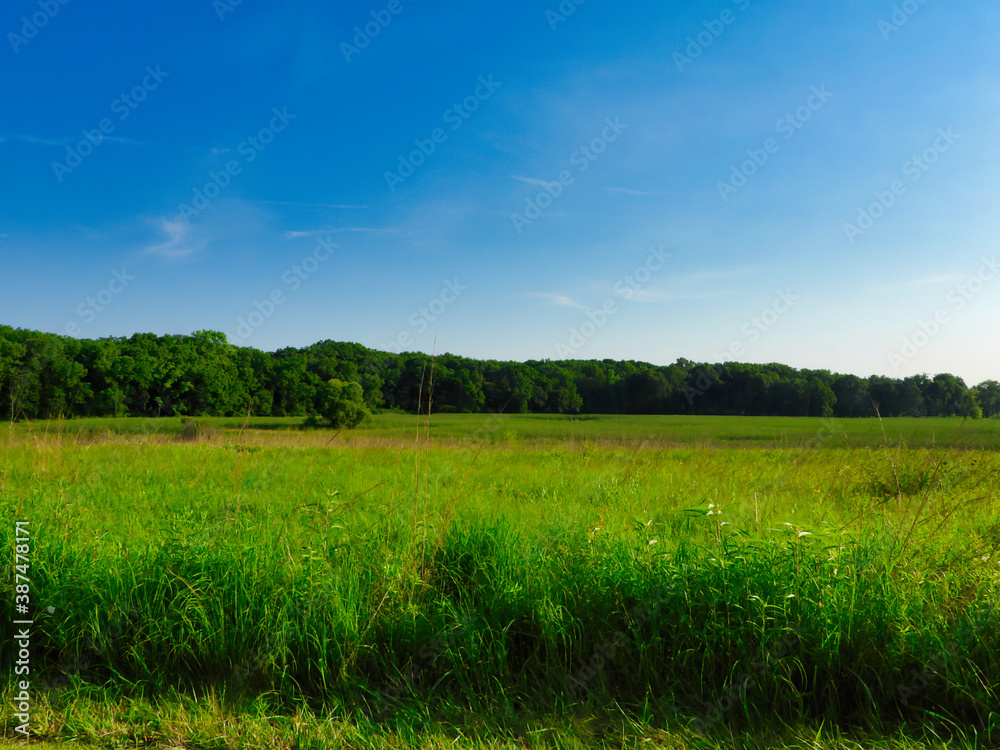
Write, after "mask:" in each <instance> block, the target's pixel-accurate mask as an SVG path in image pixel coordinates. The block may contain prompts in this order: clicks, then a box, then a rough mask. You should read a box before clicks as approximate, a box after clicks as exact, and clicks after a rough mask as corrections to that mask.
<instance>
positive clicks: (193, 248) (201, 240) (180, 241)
mask: <svg viewBox="0 0 1000 750" xmlns="http://www.w3.org/2000/svg"><path fill="white" fill-rule="evenodd" d="M157 225H158V228H159V229H160V231H161V232H163V234H165V235H166V237H167V239H166V241H165V242H161V243H160V244H158V245H151V246H149V247H147V248H146V249H145V250H144V251H143V252H145V253H148V254H150V255H161V256H163V257H165V258H183V257H184V256H186V255H191V254H192V253H197V252H199V251H201V250H204V249H205V246H206V245H207V244H208V239H207V238H205V237H204V236H200V237H199V236H196V235H198V234H199V233H198V231H197V230H196V229H195V228H194V227H193V226H192V225H191V224H190V223H189V222H187V221H184V220H183V219H180V218H174V219H167V218H162V217H161V218H160V219H159V220H158V221H157Z"/></svg>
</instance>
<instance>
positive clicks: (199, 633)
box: [0, 436, 1000, 739]
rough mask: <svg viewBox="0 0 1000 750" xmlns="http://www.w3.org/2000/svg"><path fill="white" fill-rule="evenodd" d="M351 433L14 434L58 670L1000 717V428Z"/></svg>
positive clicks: (6, 455) (909, 717)
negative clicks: (559, 442)
mask: <svg viewBox="0 0 1000 750" xmlns="http://www.w3.org/2000/svg"><path fill="white" fill-rule="evenodd" d="M482 437H485V436H481V438H482ZM335 446H336V442H335V443H334V444H332V445H331V447H328V448H323V449H308V450H306V449H300V448H296V447H295V446H294V444H289V445H288V446H285V447H266V448H263V449H259V450H248V449H247V448H248V446H247V445H242V448H241V446H240V445H233V444H231V443H227V444H219V445H214V444H211V443H199V442H196V443H193V444H173V445H156V444H148V443H138V442H136V443H130V442H125V443H121V444H101V443H96V444H78V443H77V442H74V441H72V440H69V439H63V438H58V437H56V438H52V437H49V438H44V439H39V440H29V441H23V440H22V441H16V440H15V441H12V442H9V443H8V444H6V445H4V447H3V464H2V465H3V467H4V477H3V483H2V486H3V488H4V490H3V491H4V500H3V519H2V525H0V549H2V551H3V552H2V555H0V559H2V560H3V564H4V566H6V565H7V564H8V563H9V564H10V565H12V564H13V561H12V554H11V553H12V550H13V521H14V520H15V519H16V520H23V519H29V520H31V521H32V533H33V535H34V536H33V549H34V560H33V565H32V599H33V602H35V603H36V617H35V622H36V624H35V628H34V639H33V642H32V660H33V662H32V663H33V666H35V667H37V668H38V669H39V676H38V678H37V680H38V681H37V682H36V683H35V685H36V687H35V689H38V687H40V686H43V685H48V686H50V687H51V688H52V690H53V691H56V692H55V693H54V694H66V692H67V691H74V690H75V691H86V690H90V689H92V687H93V686H98V687H102V688H104V689H106V690H108V691H111V692H112V693H115V694H117V693H122V694H126V695H129V696H132V697H134V698H136V699H143V700H152V699H154V698H156V697H157V696H162V695H170V694H174V691H177V690H180V691H182V692H184V693H186V694H190V695H195V696H197V695H204V694H205V693H206V691H210V692H211V693H212V694H216V695H221V696H223V699H224V700H227V701H233V702H234V703H239V704H241V705H243V704H245V703H246V702H247V701H251V702H252V701H254V700H256V699H257V698H258V697H265V698H266V699H267V700H268V701H271V702H273V703H274V705H277V706H283V707H285V709H284V710H294V707H295V706H297V705H300V704H302V703H303V702H304V703H306V704H308V705H311V706H313V707H314V708H315V709H317V710H333V711H335V712H337V713H339V714H340V715H343V716H346V717H349V718H351V719H352V720H353V721H356V722H361V723H366V724H367V723H370V722H374V723H376V724H386V725H391V726H407V727H422V726H424V727H426V726H430V725H431V724H433V722H435V721H436V720H439V719H441V717H447V716H453V715H454V714H455V712H463V713H465V714H472V715H487V714H488V715H493V716H504V715H515V714H518V713H519V712H534V713H552V714H559V715H565V714H568V713H569V714H571V713H573V712H581V711H582V712H593V711H598V710H609V709H610V708H612V707H614V708H615V710H620V711H624V712H625V714H626V715H628V716H631V717H637V718H638V717H645V719H644V720H648V721H654V722H656V721H673V722H680V723H682V724H684V725H687V726H688V727H690V728H691V729H692V730H694V731H697V732H703V733H714V732H721V731H732V730H740V729H747V728H759V727H762V726H764V727H775V726H782V725H796V724H799V723H803V722H805V723H818V722H826V723H828V724H829V723H834V724H836V725H838V726H843V727H850V726H861V727H867V728H869V729H872V728H876V729H877V728H885V727H887V726H891V725H894V724H897V723H899V722H921V723H928V724H933V725H935V726H939V727H941V728H942V729H943V730H949V729H951V730H955V731H957V730H959V729H962V730H963V731H964V730H967V729H968V728H970V727H974V728H975V729H976V731H977V732H979V733H980V735H981V736H983V737H986V738H992V739H997V738H1000V737H998V730H1000V713H998V711H1000V700H998V695H997V685H1000V656H998V654H1000V621H998V620H1000V615H998V606H997V605H998V603H1000V588H998V581H1000V576H998V572H1000V566H998V564H997V563H998V559H1000V555H998V548H1000V521H998V516H997V512H996V511H997V508H996V500H997V490H996V487H997V484H996V476H997V472H998V471H1000V461H998V457H997V455H996V454H993V453H987V452H959V451H950V450H947V449H939V450H935V451H925V450H913V449H905V448H901V447H894V446H888V445H886V446H883V448H881V449H876V450H871V449H855V450H840V449H817V450H805V449H787V450H784V451H778V452H773V451H772V452H769V451H762V450H696V449H688V448H684V449H672V448H663V447H647V448H639V449H631V450H625V449H609V448H605V449H598V450H594V449H587V448H585V449H582V450H560V449H558V448H555V449H548V448H544V449H543V448H539V449H533V450H523V449H522V450H515V451H512V450H507V449H506V448H505V445H504V444H503V443H500V444H499V445H495V444H492V443H491V442H490V441H489V440H488V439H478V440H477V441H474V442H472V443H470V445H469V446H468V447H466V448H458V447H453V446H435V445H432V444H431V445H428V444H427V443H426V442H424V443H423V444H420V445H419V446H418V449H417V455H419V456H420V462H421V463H420V469H419V473H418V477H419V484H418V485H416V486H415V484H414V473H413V464H412V461H413V454H412V453H411V454H409V455H407V454H404V453H401V452H400V451H398V450H396V449H393V448H337V447H335ZM5 569H10V568H5ZM3 600H4V602H5V603H6V604H7V609H8V611H9V612H11V618H12V619H13V609H12V607H13V592H12V590H11V589H10V587H7V588H5V589H4V591H3ZM48 606H52V607H54V612H52V613H49V612H47V611H46V609H45V608H46V607H48ZM11 657H12V652H11V642H10V641H9V640H7V639H5V640H3V641H2V642H0V659H2V660H3V661H4V663H7V664H10V663H11Z"/></svg>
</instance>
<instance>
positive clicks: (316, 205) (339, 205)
mask: <svg viewBox="0 0 1000 750" xmlns="http://www.w3.org/2000/svg"><path fill="white" fill-rule="evenodd" d="M251 202H252V203H269V204H273V205H276V206H311V207H314V208H357V209H360V208H368V206H367V205H363V206H352V205H349V204H346V203H297V202H295V201H265V200H257V201H251Z"/></svg>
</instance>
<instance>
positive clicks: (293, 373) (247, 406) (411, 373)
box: [0, 326, 1000, 424]
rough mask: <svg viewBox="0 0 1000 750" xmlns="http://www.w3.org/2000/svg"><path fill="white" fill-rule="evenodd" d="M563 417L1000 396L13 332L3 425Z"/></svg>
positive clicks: (946, 378) (759, 373)
mask: <svg viewBox="0 0 1000 750" xmlns="http://www.w3.org/2000/svg"><path fill="white" fill-rule="evenodd" d="M429 397H432V399H433V401H432V403H431V409H432V410H433V411H435V412H504V413H526V412H538V413H558V414H577V413H586V414H705V415H716V414H717V415H745V416H813V417H830V416H832V417H864V416H874V415H875V414H876V410H877V411H878V413H879V414H880V415H881V416H883V417H894V416H914V417H923V416H965V417H973V418H978V417H983V416H986V417H996V416H1000V384H998V383H997V382H996V381H994V380H988V381H986V382H983V383H980V384H978V385H977V386H975V387H968V386H967V385H966V384H965V382H964V381H963V380H962V379H961V378H959V377H956V376H954V375H950V374H939V375H935V376H934V377H929V376H926V375H914V376H911V377H907V378H902V379H896V378H890V377H885V376H879V375H873V376H871V377H869V378H862V377H858V376H856V375H844V374H836V373H832V372H830V371H829V370H808V369H795V368H793V367H789V366H787V365H782V364H745V363H740V362H726V363H722V364H708V363H698V362H692V361H689V360H686V359H679V360H677V362H675V363H674V364H671V365H665V366H659V365H653V364H649V363H647V362H637V361H634V360H627V361H617V360H611V359H604V360H562V361H553V360H541V361H538V360H531V361H527V362H501V361H496V360H477V359H469V358H466V357H459V356H455V355H451V354H442V355H437V356H435V357H430V356H429V355H426V354H422V353H416V352H403V353H400V354H394V353H389V352H382V351H376V350H373V349H368V348H366V347H364V346H361V345H360V344H352V343H344V342H335V341H321V342H319V343H316V344H313V345H311V346H307V347H304V348H301V349H296V348H285V349H279V350H278V351H275V352H262V351H259V350H257V349H253V348H249V347H241V346H234V345H232V344H230V343H228V341H227V340H226V335H225V334H224V333H219V332H217V331H197V332H195V333H193V334H191V335H164V336H158V335H156V334H152V333H137V334H134V335H133V336H131V337H129V338H124V337H110V338H101V339H76V338H70V337H66V336H59V335H56V334H49V333H41V332H37V331H30V330H24V329H15V328H11V327H9V326H0V414H3V415H5V417H6V416H9V418H10V419H11V420H18V419H50V418H57V417H83V416H88V417H103V416H144V417H156V416H178V415H185V416H213V415H214V416H233V415H242V414H247V413H248V412H249V413H252V414H254V415H258V416H310V415H318V416H323V417H326V418H327V419H328V420H329V421H330V422H332V423H338V422H340V423H343V422H346V423H348V424H350V423H355V422H357V421H359V420H360V419H361V418H363V417H364V415H365V414H367V413H369V412H371V411H377V410H379V409H401V410H404V411H408V412H417V411H419V410H423V411H426V410H427V408H428V398H429Z"/></svg>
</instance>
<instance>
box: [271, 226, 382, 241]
mask: <svg viewBox="0 0 1000 750" xmlns="http://www.w3.org/2000/svg"><path fill="white" fill-rule="evenodd" d="M375 231H377V230H375V229H373V228H371V227H340V228H339V229H302V230H291V231H288V232H284V233H283V234H282V235H281V236H282V237H284V238H285V239H289V240H293V239H295V238H296V237H326V235H328V234H340V233H341V232H375Z"/></svg>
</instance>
